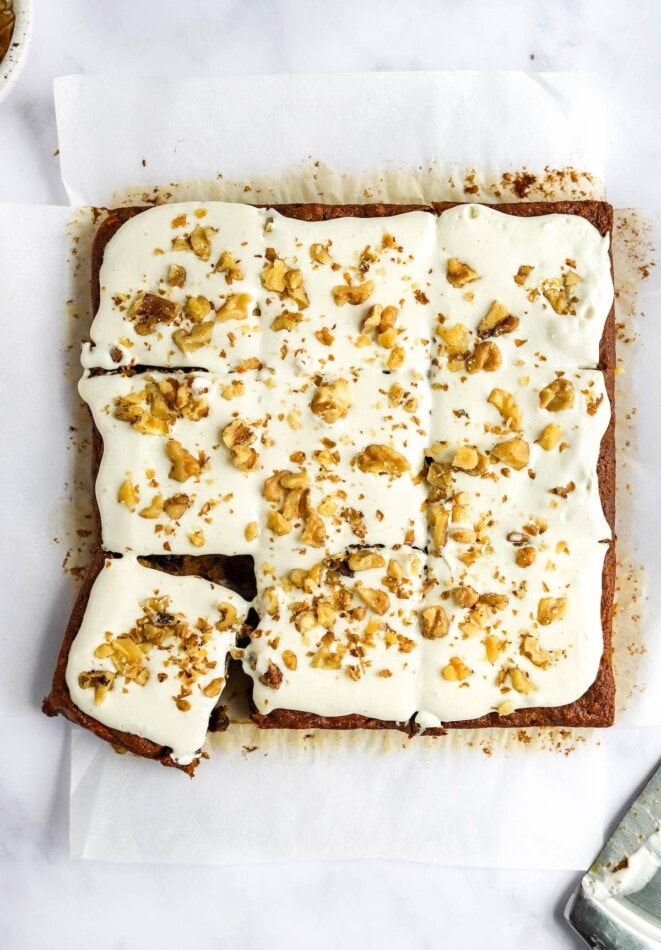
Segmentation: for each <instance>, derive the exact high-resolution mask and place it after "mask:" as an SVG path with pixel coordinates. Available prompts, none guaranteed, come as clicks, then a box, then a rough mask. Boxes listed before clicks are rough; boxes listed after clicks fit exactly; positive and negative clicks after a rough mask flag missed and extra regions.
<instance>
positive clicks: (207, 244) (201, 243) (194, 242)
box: [190, 224, 213, 261]
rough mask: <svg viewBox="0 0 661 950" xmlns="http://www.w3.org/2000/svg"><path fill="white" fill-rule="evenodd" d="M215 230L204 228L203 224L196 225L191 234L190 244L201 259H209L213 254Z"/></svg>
mask: <svg viewBox="0 0 661 950" xmlns="http://www.w3.org/2000/svg"><path fill="white" fill-rule="evenodd" d="M212 237H213V231H212V229H211V228H204V227H202V225H201V224H197V225H195V227H194V228H193V230H192V232H191V236H190V246H191V247H192V249H193V253H194V254H195V256H196V257H199V258H200V260H201V261H208V260H209V257H210V256H211V239H212Z"/></svg>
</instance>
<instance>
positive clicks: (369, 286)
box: [332, 280, 374, 307]
mask: <svg viewBox="0 0 661 950" xmlns="http://www.w3.org/2000/svg"><path fill="white" fill-rule="evenodd" d="M373 293H374V281H373V280H365V281H363V283H362V284H340V285H339V286H337V287H333V290H332V294H333V300H334V301H335V303H336V305H337V306H338V307H343V306H344V305H345V304H347V303H348V304H351V306H353V307H356V306H358V305H359V304H361V303H365V301H366V300H369V298H370V297H371V296H372V294H373Z"/></svg>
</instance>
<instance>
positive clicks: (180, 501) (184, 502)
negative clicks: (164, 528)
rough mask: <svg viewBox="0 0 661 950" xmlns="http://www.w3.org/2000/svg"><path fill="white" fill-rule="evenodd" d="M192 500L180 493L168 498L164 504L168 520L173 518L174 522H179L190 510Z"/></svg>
mask: <svg viewBox="0 0 661 950" xmlns="http://www.w3.org/2000/svg"><path fill="white" fill-rule="evenodd" d="M190 505H191V500H190V497H189V496H188V495H185V494H183V493H181V492H180V493H179V494H177V495H173V496H172V497H171V498H167V499H166V500H165V501H164V502H163V510H164V511H165V514H166V515H167V516H168V518H172V520H173V521H178V520H179V518H181V517H182V516H183V514H184V512H185V511H187V510H188V509H189V508H190Z"/></svg>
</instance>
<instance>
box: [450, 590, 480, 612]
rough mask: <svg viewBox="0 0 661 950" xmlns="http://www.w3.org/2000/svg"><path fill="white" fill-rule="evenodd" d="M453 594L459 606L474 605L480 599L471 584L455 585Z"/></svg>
mask: <svg viewBox="0 0 661 950" xmlns="http://www.w3.org/2000/svg"><path fill="white" fill-rule="evenodd" d="M453 595H454V599H455V601H456V603H457V606H459V607H474V606H475V604H476V603H477V602H478V600H479V594H478V593H477V591H476V590H475V589H474V588H473V587H470V586H469V585H464V586H462V587H455V589H454V591H453Z"/></svg>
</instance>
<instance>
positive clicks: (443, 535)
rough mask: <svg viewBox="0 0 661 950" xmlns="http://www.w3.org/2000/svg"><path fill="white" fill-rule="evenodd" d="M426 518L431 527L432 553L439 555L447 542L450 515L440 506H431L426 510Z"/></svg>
mask: <svg viewBox="0 0 661 950" xmlns="http://www.w3.org/2000/svg"><path fill="white" fill-rule="evenodd" d="M427 517H428V519H429V523H430V525H431V527H432V541H433V547H434V552H435V553H436V554H440V553H441V551H442V550H443V548H444V546H445V542H446V541H447V536H448V521H449V520H450V513H449V511H447V509H446V508H443V506H442V505H433V506H432V507H431V508H429V509H428V513H427Z"/></svg>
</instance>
